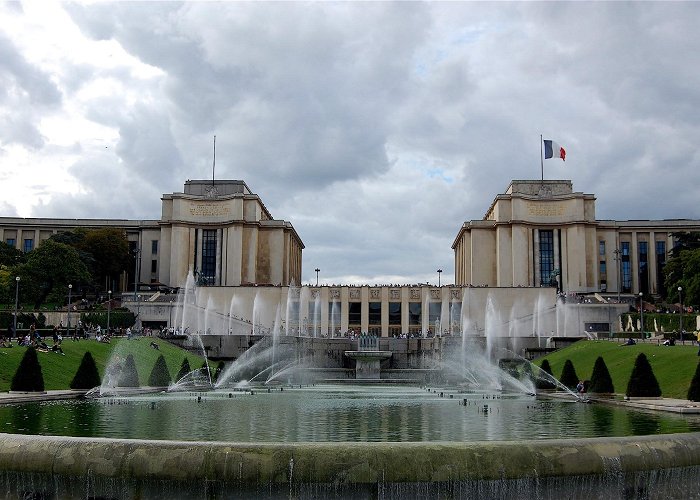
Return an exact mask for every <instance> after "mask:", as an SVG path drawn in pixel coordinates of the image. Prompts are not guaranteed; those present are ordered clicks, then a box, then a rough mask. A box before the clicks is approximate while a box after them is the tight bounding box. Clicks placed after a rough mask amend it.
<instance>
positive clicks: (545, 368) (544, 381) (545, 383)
mask: <svg viewBox="0 0 700 500" xmlns="http://www.w3.org/2000/svg"><path fill="white" fill-rule="evenodd" d="M536 375H537V376H536V378H535V388H537V389H554V388H555V387H556V385H555V384H554V382H552V381H551V380H550V379H549V377H547V375H549V376H551V377H552V378H554V375H553V374H552V367H551V366H549V361H548V360H546V359H545V360H543V361H542V364H541V365H540V369H539V371H536Z"/></svg>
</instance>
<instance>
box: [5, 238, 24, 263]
mask: <svg viewBox="0 0 700 500" xmlns="http://www.w3.org/2000/svg"><path fill="white" fill-rule="evenodd" d="M25 257H26V254H25V253H24V252H22V251H21V250H17V249H16V248H15V247H13V246H10V245H8V244H7V243H5V242H4V241H0V266H6V267H12V266H17V265H19V264H21V263H22V262H23V261H24V259H25Z"/></svg>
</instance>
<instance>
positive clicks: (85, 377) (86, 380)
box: [70, 351, 102, 389]
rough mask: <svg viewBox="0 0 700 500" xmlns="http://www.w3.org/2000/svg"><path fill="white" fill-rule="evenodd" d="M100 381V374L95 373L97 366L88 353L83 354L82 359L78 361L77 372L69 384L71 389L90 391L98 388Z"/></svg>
mask: <svg viewBox="0 0 700 500" xmlns="http://www.w3.org/2000/svg"><path fill="white" fill-rule="evenodd" d="M101 383H102V381H101V380H100V374H99V372H98V371H97V365H96V364H95V360H94V359H93V357H92V354H91V353H90V351H87V352H86V353H85V354H83V359H82V360H81V361H80V366H79V367H78V371H77V372H75V376H74V377H73V380H72V381H71V383H70V388H71V389H92V388H93V387H98V386H99V385H100V384H101Z"/></svg>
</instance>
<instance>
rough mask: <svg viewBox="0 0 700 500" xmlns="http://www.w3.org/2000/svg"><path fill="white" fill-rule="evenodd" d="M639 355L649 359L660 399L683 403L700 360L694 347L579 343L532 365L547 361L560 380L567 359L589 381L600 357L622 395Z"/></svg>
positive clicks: (606, 342) (616, 388)
mask: <svg viewBox="0 0 700 500" xmlns="http://www.w3.org/2000/svg"><path fill="white" fill-rule="evenodd" d="M640 352H643V353H644V354H646V356H647V358H648V359H649V363H650V364H651V367H652V369H653V370H654V375H655V376H656V379H657V380H658V381H659V386H660V387H661V395H662V396H663V397H667V398H680V399H685V398H686V396H687V393H688V388H689V387H690V381H691V380H692V379H693V374H694V373H695V369H696V367H697V365H698V361H699V360H700V358H699V357H698V356H697V352H698V348H697V347H696V346H691V345H687V346H682V345H676V346H673V347H668V346H659V345H656V344H651V343H648V344H647V343H637V344H636V345H633V346H624V345H621V344H618V343H616V342H608V341H605V340H595V341H593V340H581V341H579V342H576V343H575V344H573V345H572V346H570V347H567V348H565V349H562V350H560V351H556V352H553V353H551V354H549V355H547V356H544V357H542V358H538V359H537V360H535V364H536V365H538V366H539V365H541V364H542V360H543V359H547V360H549V364H550V365H551V366H552V373H553V374H554V376H555V377H557V378H559V377H560V375H561V371H562V368H563V367H564V362H565V361H566V360H567V359H570V360H571V362H572V363H573V364H574V368H575V369H576V373H577V375H578V376H579V377H581V378H583V379H587V380H590V378H591V375H592V373H593V365H594V364H595V360H596V358H597V357H598V356H602V357H603V360H604V361H605V364H606V366H607V367H608V370H609V371H610V376H611V377H612V380H613V385H614V386H615V392H616V393H618V394H624V393H625V390H626V389H627V382H628V381H629V378H630V375H631V374H632V368H633V367H634V360H635V359H636V358H637V355H638V354H639V353H640Z"/></svg>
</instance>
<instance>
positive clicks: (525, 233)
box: [452, 180, 700, 294]
mask: <svg viewBox="0 0 700 500" xmlns="http://www.w3.org/2000/svg"><path fill="white" fill-rule="evenodd" d="M595 200H596V198H595V196H594V195H592V194H585V193H581V192H574V191H573V188H572V184H571V181H568V180H545V181H540V180H514V181H512V182H511V183H510V185H509V186H508V189H506V192H505V193H503V194H499V195H496V197H495V199H494V200H493V203H492V204H491V206H490V207H489V209H488V210H487V212H486V215H485V216H484V218H483V219H482V220H471V221H468V222H465V223H464V224H463V225H462V227H461V228H460V230H459V232H458V233H457V237H456V238H455V240H454V243H453V244H452V248H453V250H454V252H455V284H456V285H473V286H490V287H519V286H525V287H533V286H534V287H540V286H558V287H559V290H560V291H562V292H565V293H569V292H579V293H590V292H608V293H617V292H618V291H619V292H622V293H635V294H636V293H639V292H640V291H641V292H644V293H645V294H646V293H651V294H662V293H663V291H664V290H663V274H662V270H663V267H664V265H665V263H666V260H667V259H668V257H669V252H670V251H671V250H672V249H673V246H674V240H673V236H672V234H673V233H676V232H686V231H689V232H694V231H700V221H698V220H687V219H672V220H631V221H606V220H603V221H601V220H596V218H595Z"/></svg>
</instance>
